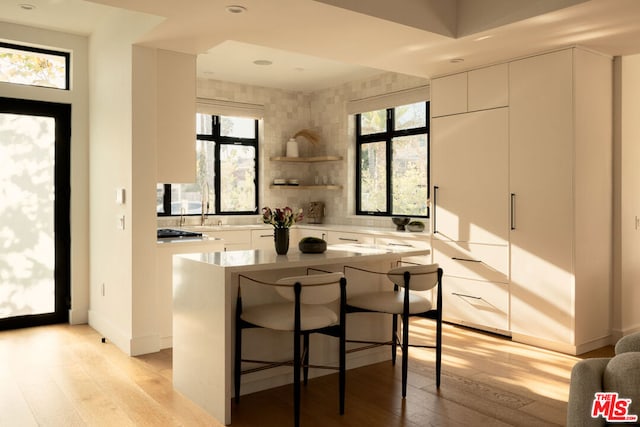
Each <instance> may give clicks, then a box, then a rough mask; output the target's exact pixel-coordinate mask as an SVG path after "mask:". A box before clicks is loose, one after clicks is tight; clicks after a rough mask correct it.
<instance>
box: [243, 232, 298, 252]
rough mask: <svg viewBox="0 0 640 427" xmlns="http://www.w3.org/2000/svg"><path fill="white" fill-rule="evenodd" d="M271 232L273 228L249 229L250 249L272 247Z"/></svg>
mask: <svg viewBox="0 0 640 427" xmlns="http://www.w3.org/2000/svg"><path fill="white" fill-rule="evenodd" d="M273 234H274V231H273V228H270V229H265V230H251V249H274V248H275V246H274V244H275V243H274V241H273ZM289 237H291V236H289ZM274 250H275V249H274Z"/></svg>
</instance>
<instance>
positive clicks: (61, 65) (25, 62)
mask: <svg viewBox="0 0 640 427" xmlns="http://www.w3.org/2000/svg"><path fill="white" fill-rule="evenodd" d="M67 71H68V70H67V55H66V54H63V53H61V54H55V53H54V52H51V53H44V52H33V51H31V50H23V49H20V48H19V47H17V46H16V47H15V48H11V47H8V46H7V45H2V46H0V81H2V82H7V83H17V84H24V85H31V86H44V87H53V88H57V89H68V88H67Z"/></svg>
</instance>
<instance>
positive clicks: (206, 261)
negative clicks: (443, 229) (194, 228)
mask: <svg viewBox="0 0 640 427" xmlns="http://www.w3.org/2000/svg"><path fill="white" fill-rule="evenodd" d="M429 253H430V250H429V249H416V248H411V247H403V246H397V247H389V246H384V247H382V246H374V245H358V244H354V245H329V247H328V248H327V250H326V252H324V253H321V254H304V253H301V252H299V251H298V250H297V249H294V248H291V249H290V250H289V252H288V254H287V255H276V253H275V251H273V250H243V251H227V252H210V253H193V254H180V255H175V256H174V257H173V384H174V388H175V389H177V390H178V391H180V392H181V393H182V394H184V395H185V396H186V397H188V398H189V399H191V400H192V401H194V402H195V403H197V404H198V405H200V406H201V407H202V408H204V409H205V410H206V411H207V412H209V413H210V414H212V415H213V416H214V417H215V418H216V419H217V420H218V421H220V422H221V423H224V424H227V425H228V424H230V423H231V399H232V396H233V360H234V354H233V351H234V350H233V348H234V346H233V344H234V342H233V340H234V328H235V325H234V322H235V319H234V312H235V301H236V296H237V292H238V283H239V280H240V278H239V275H240V274H242V275H246V276H250V277H254V278H259V279H260V280H266V281H275V280H277V279H279V278H282V277H286V276H293V275H301V274H307V272H308V271H309V269H318V270H324V271H342V269H343V267H344V266H345V265H353V266H356V265H357V266H360V267H367V268H370V269H375V270H377V271H386V270H387V269H389V268H390V267H391V266H395V265H396V264H397V262H398V261H400V260H401V259H403V258H406V257H415V256H421V255H428V254H429ZM381 285H382V282H380V283H371V281H370V280H369V281H368V282H367V281H364V280H357V277H355V278H354V277H352V276H351V275H350V276H349V277H348V282H347V292H348V293H349V294H353V293H357V292H363V291H366V290H371V289H372V288H374V289H375V287H379V286H381ZM243 286H244V285H243ZM243 289H244V288H243ZM254 298H256V299H258V300H260V301H263V300H264V299H265V298H270V296H269V295H266V294H260V292H259V291H258V292H257V293H256V296H254ZM243 302H244V303H245V304H251V298H249V297H247V296H245V293H244V292H243ZM365 316H366V315H365ZM357 317H358V316H350V317H349V319H348V321H347V336H348V338H354V337H357V338H358V339H362V338H365V339H369V338H375V337H377V336H379V335H380V334H386V336H388V334H389V333H390V329H389V327H390V326H389V323H390V322H380V323H379V324H378V323H375V321H373V320H372V319H358V318H357ZM378 320H379V319H378ZM322 338H323V337H318V340H319V341H318V342H314V343H313V346H314V347H313V348H314V351H313V353H314V354H313V355H312V357H319V358H320V359H319V360H320V361H325V362H326V361H328V362H329V363H331V362H332V361H333V359H332V357H331V355H332V354H335V353H336V352H335V351H326V350H327V348H330V346H332V345H335V343H332V342H323V341H321V339H322ZM250 340H251V341H253V342H254V343H253V345H248V346H247V349H248V351H251V352H258V353H259V352H268V353H269V356H270V357H273V356H275V357H278V356H279V354H278V353H277V349H278V348H281V347H284V348H285V351H284V353H283V354H286V347H287V343H289V341H290V339H288V340H285V339H284V337H278V336H267V337H265V336H260V335H252V336H251V337H250ZM274 340H275V344H274ZM278 340H280V341H278ZM279 342H282V345H280V344H279ZM323 347H325V349H324V351H323ZM381 350H382V351H381ZM388 358H389V353H388V349H380V348H378V349H371V350H367V351H362V352H358V356H352V355H350V357H349V358H348V359H347V368H348V369H351V368H354V367H357V366H362V365H366V364H370V363H376V362H379V361H381V360H385V359H388ZM275 371H277V369H276V370H275ZM290 371H291V370H290V369H288V370H284V371H283V372H280V373H279V374H276V376H273V375H271V376H267V375H266V374H264V375H261V373H258V374H256V375H252V378H248V379H247V378H244V377H243V383H242V391H243V393H251V392H255V391H258V390H262V389H266V388H271V387H275V386H278V385H282V384H286V383H288V382H291V377H290ZM312 376H313V374H312Z"/></svg>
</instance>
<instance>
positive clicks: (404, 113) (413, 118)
mask: <svg viewBox="0 0 640 427" xmlns="http://www.w3.org/2000/svg"><path fill="white" fill-rule="evenodd" d="M394 110H395V127H396V130H403V129H413V128H420V127H425V126H426V125H427V107H426V103H424V102H417V103H415V104H409V105H402V106H400V107H396V108H395V109H394Z"/></svg>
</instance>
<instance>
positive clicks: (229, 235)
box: [203, 230, 273, 251]
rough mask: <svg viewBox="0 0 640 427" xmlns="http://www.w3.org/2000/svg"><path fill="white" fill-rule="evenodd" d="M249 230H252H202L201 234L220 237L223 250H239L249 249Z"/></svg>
mask: <svg viewBox="0 0 640 427" xmlns="http://www.w3.org/2000/svg"><path fill="white" fill-rule="evenodd" d="M251 231H252V230H211V231H209V230H207V231H204V232H203V234H205V235H206V236H208V237H215V238H217V239H222V242H223V244H224V250H225V251H240V250H246V249H251ZM272 243H273V239H272Z"/></svg>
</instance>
